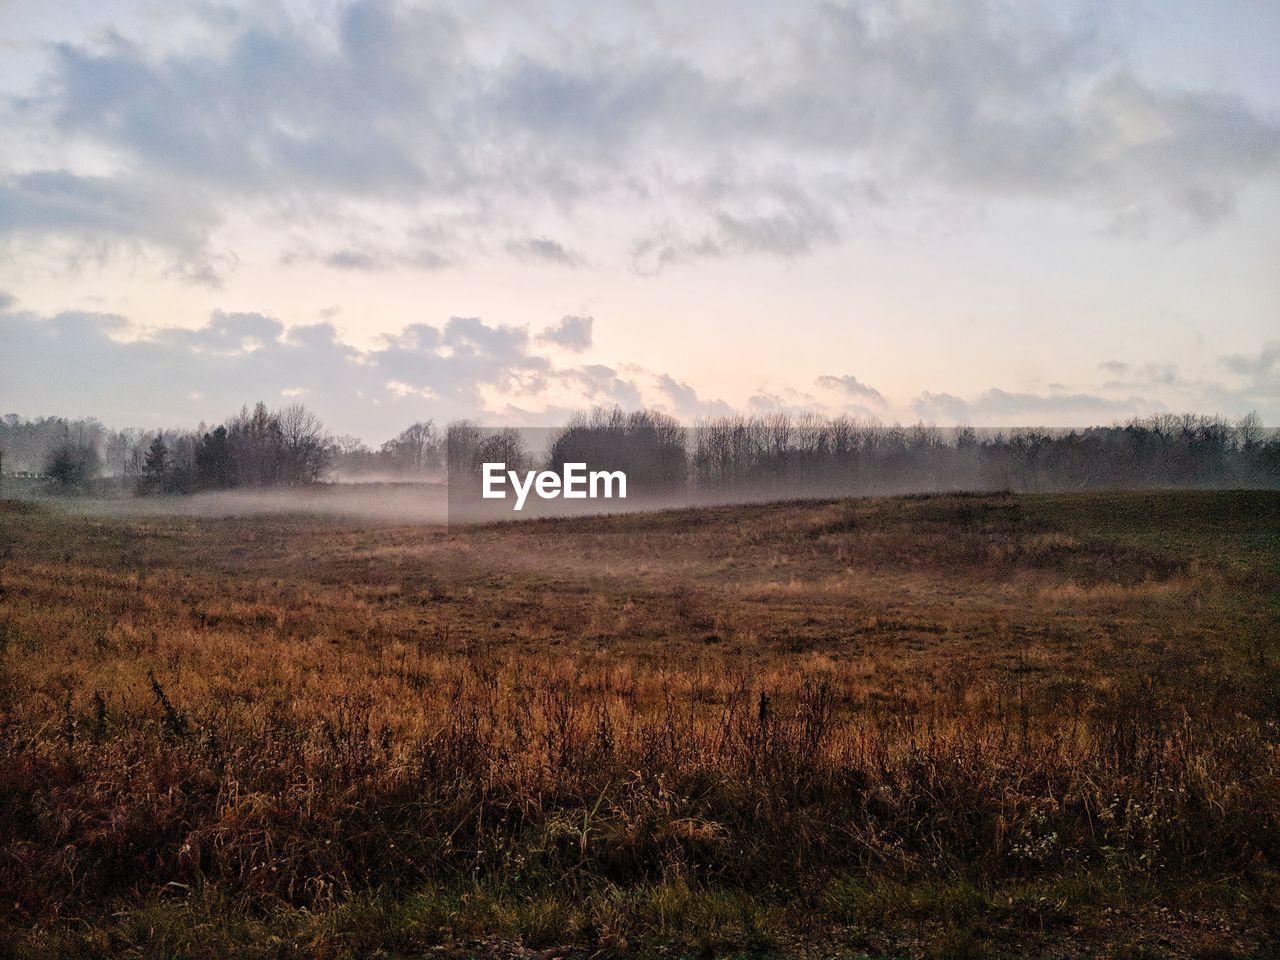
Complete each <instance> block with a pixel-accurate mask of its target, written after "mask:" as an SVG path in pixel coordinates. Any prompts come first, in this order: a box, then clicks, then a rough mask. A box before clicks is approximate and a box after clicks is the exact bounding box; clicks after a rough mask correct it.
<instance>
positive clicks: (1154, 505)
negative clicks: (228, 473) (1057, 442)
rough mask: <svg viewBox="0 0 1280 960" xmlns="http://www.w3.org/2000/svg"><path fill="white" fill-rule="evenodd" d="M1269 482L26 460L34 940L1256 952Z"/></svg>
mask: <svg viewBox="0 0 1280 960" xmlns="http://www.w3.org/2000/svg"><path fill="white" fill-rule="evenodd" d="M1278 627H1280V495H1277V494H1271V493H1243V492H1195V493H1180V492H1169V493H1158V494H1153V493H1141V494H1124V493H1115V494H1088V495H1060V496H1059V495H1054V496H1034V497H1023V496H1012V495H991V496H937V497H904V498H891V499H882V500H855V501H834V502H820V503H789V504H768V505H759V506H745V507H744V506H740V507H725V508H712V509H702V510H680V511H670V512H665V513H656V514H631V515H616V516H610V517H600V518H594V519H573V520H540V521H530V522H521V523H506V524H497V525H491V526H486V527H472V528H454V529H445V528H442V527H439V526H395V525H391V526H388V525H386V524H385V523H383V524H379V525H376V526H373V525H365V524H362V523H359V522H357V521H355V520H353V519H351V518H350V517H347V518H345V519H343V518H326V517H323V516H270V517H266V516H263V517H256V518H252V519H249V518H239V519H235V518H232V519H213V518H196V517H102V516H69V515H65V514H62V513H56V512H51V511H49V510H45V509H39V508H35V507H32V506H29V505H13V504H0V651H2V653H0V903H4V904H12V910H11V913H10V917H9V919H8V920H7V921H6V922H5V923H4V925H3V926H2V927H0V929H2V930H3V933H0V938H3V939H0V953H3V952H4V951H5V950H7V951H9V952H11V953H15V954H18V955H32V956H74V955H85V956H88V955H102V954H117V955H131V956H166V957H172V956H192V957H196V956H219V955H230V954H236V955H259V956H272V957H280V956H317V955H319V956H334V957H338V956H352V957H355V956H369V955H372V954H374V953H375V952H377V951H378V950H383V951H385V952H386V953H387V954H388V955H397V956H399V955H403V956H410V955H424V954H429V955H439V954H440V953H441V952H443V953H445V954H446V955H470V954H485V955H495V956H497V955H511V954H528V955H533V954H534V953H537V952H539V951H543V950H554V952H555V954H556V955H559V954H561V953H564V952H574V953H580V954H582V955H589V954H593V953H596V952H600V951H603V952H606V953H607V952H625V951H640V952H655V951H659V950H662V951H667V952H675V953H677V954H678V953H680V952H686V951H695V952H698V951H701V952H710V953H712V954H717V953H720V954H727V953H731V952H734V951H744V950H745V951H774V952H781V953H786V954H797V955H819V954H824V955H825V954H830V953H832V952H837V953H842V954H847V955H858V954H860V953H869V954H873V955H901V956H923V955H929V956H987V955H1004V956H1018V957H1021V956H1030V955H1039V956H1046V957H1050V956H1052V957H1059V956H1062V957H1065V956H1098V955H1109V956H1115V957H1121V956H1129V957H1137V956H1169V955H1180V956H1187V957H1193V956H1195V957H1201V958H1207V957H1210V956H1216V957H1227V956H1254V955H1257V956H1261V955H1264V953H1265V952H1266V951H1267V950H1269V949H1272V948H1273V947H1274V946H1275V944H1276V942H1277V926H1276V924H1277V916H1278V913H1280V904H1278V903H1277V899H1276V893H1275V891H1276V884H1275V878H1276V872H1275V871H1276V866H1277V863H1276V860H1277V855H1278V853H1280V806H1278V805H1277V804H1278V801H1277V796H1278V795H1280V791H1278V790H1277V786H1280V763H1278V762H1277V760H1278V757H1277V738H1278V737H1280V732H1278V731H1280V727H1278V726H1277V721H1278V720H1280V697H1277V694H1276V690H1277V689H1280V686H1278V685H1277V683H1276V681H1277V680H1278V679H1280V676H1278V675H1277V674H1278V671H1277V669H1276V666H1275V661H1276V656H1277V654H1280V650H1277V649H1276V644H1277V637H1278V636H1280V630H1278Z"/></svg>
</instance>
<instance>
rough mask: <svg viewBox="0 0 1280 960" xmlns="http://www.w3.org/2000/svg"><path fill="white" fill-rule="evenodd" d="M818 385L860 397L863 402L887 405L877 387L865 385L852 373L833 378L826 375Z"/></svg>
mask: <svg viewBox="0 0 1280 960" xmlns="http://www.w3.org/2000/svg"><path fill="white" fill-rule="evenodd" d="M817 384H818V386H820V387H826V388H828V389H830V390H839V391H841V392H842V393H845V394H848V395H849V396H851V397H860V398H861V399H863V400H870V401H871V402H872V403H876V404H879V405H881V406H883V405H884V404H885V399H884V396H883V395H882V394H881V393H880V391H879V390H877V389H876V388H875V387H870V386H868V385H867V384H865V383H863V382H862V381H861V380H859V379H858V378H857V377H855V376H854V375H853V374H851V373H847V374H845V375H844V376H839V377H836V376H831V375H830V374H824V375H823V376H821V377H819V378H818V380H817Z"/></svg>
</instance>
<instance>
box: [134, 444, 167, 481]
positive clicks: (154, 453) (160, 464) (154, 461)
mask: <svg viewBox="0 0 1280 960" xmlns="http://www.w3.org/2000/svg"><path fill="white" fill-rule="evenodd" d="M169 467H170V457H169V448H168V446H166V445H165V442H164V437H162V436H161V435H160V434H158V433H157V434H156V438H155V439H154V440H152V441H151V446H149V447H147V455H146V457H144V458H143V461H142V482H141V484H140V486H141V488H142V490H143V492H154V491H157V490H163V489H164V488H165V486H166V483H167V481H168V479H169Z"/></svg>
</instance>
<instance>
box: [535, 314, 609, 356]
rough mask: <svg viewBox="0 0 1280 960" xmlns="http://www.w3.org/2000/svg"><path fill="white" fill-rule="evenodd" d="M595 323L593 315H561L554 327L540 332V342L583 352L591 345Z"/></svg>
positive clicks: (575, 351)
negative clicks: (592, 328)
mask: <svg viewBox="0 0 1280 960" xmlns="http://www.w3.org/2000/svg"><path fill="white" fill-rule="evenodd" d="M594 323H595V319H594V318H593V317H575V316H564V317H561V318H560V322H559V323H557V324H556V325H555V326H554V327H547V329H545V330H543V331H542V333H540V334H538V342H539V343H548V344H554V345H555V346H557V347H563V348H564V349H565V350H572V351H573V352H574V353H581V352H582V351H583V350H586V349H587V348H588V347H590V346H591V327H592V325H593V324H594Z"/></svg>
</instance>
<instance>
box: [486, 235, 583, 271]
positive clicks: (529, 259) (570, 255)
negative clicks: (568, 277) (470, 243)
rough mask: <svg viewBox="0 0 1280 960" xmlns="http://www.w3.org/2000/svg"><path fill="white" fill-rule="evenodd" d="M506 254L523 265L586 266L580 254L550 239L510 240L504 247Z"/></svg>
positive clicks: (528, 238) (524, 238) (526, 238)
mask: <svg viewBox="0 0 1280 960" xmlns="http://www.w3.org/2000/svg"><path fill="white" fill-rule="evenodd" d="M506 250H507V253H509V254H511V255H512V256H513V257H515V258H516V259H517V260H523V261H524V262H525V263H550V264H557V265H559V266H562V267H581V266H585V265H586V262H587V261H586V258H585V257H583V256H582V254H580V253H576V252H574V251H573V250H570V249H568V248H567V247H565V246H564V245H563V244H561V243H559V242H557V241H555V240H552V239H551V238H550V237H521V238H520V239H518V240H510V241H508V242H507V245H506Z"/></svg>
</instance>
